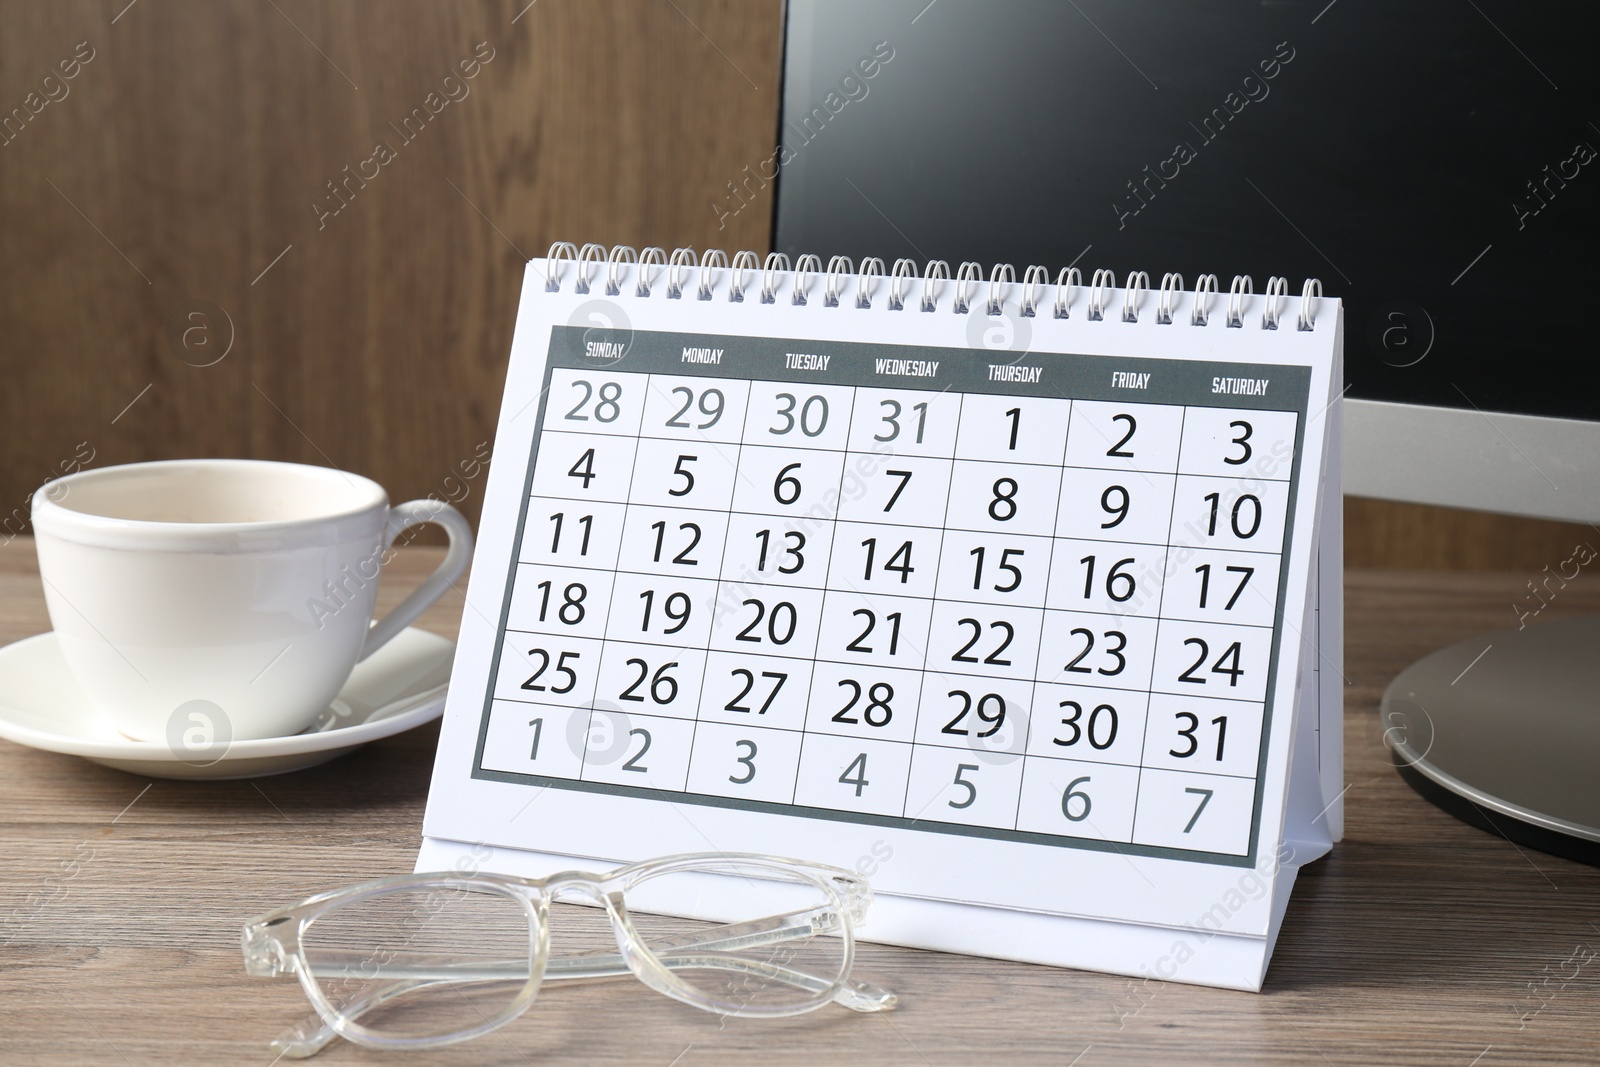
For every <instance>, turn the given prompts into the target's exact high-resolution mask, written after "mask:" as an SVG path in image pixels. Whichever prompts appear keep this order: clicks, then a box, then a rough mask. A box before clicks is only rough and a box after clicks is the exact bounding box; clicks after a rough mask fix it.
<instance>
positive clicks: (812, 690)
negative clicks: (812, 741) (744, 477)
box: [789, 392, 855, 803]
mask: <svg viewBox="0 0 1600 1067" xmlns="http://www.w3.org/2000/svg"><path fill="white" fill-rule="evenodd" d="M850 416H851V418H854V416H855V393H854V392H852V393H851V396H850ZM849 422H850V420H849V419H846V420H845V424H846V425H849ZM849 443H850V442H849V439H848V438H846V440H845V444H846V446H848V445H849ZM844 454H845V456H846V458H848V457H849V455H850V450H849V448H848V447H846V449H845V452H844ZM841 502H842V501H841ZM834 518H835V530H837V519H838V512H837V511H835V512H834ZM838 545H839V539H838V538H837V537H830V538H829V539H828V558H827V561H826V562H825V563H824V564H823V568H822V605H823V608H824V609H826V607H827V603H828V580H829V578H830V577H831V576H832V573H833V550H834V549H835V548H837V547H838ZM819 641H820V635H819ZM814 652H815V649H813V653H814ZM816 659H817V657H816V656H815V655H813V656H812V664H811V676H810V679H809V683H808V685H807V688H806V692H807V695H808V696H813V697H814V696H815V695H816V685H817V664H816ZM808 704H809V701H808ZM807 711H808V712H809V711H810V708H809V707H808V708H807ZM807 718H808V719H809V715H808V716H807ZM805 721H806V720H802V722H805ZM808 733H809V731H808V730H806V729H801V731H800V749H799V752H798V753H797V754H796V755H795V768H796V773H795V781H794V788H793V789H791V790H790V791H789V797H790V803H798V797H799V793H800V775H799V767H800V766H801V764H802V762H803V761H804V760H805V758H806V738H807V734H808Z"/></svg>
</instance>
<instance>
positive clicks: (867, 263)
mask: <svg viewBox="0 0 1600 1067" xmlns="http://www.w3.org/2000/svg"><path fill="white" fill-rule="evenodd" d="M881 277H883V260H881V259H879V258H878V257H877V256H868V257H867V258H866V259H863V260H862V261H861V270H860V271H858V272H857V273H856V307H858V308H869V307H871V306H872V294H873V292H874V291H875V290H876V289H877V288H878V279H879V278H881Z"/></svg>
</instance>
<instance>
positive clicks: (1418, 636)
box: [0, 538, 1600, 1067]
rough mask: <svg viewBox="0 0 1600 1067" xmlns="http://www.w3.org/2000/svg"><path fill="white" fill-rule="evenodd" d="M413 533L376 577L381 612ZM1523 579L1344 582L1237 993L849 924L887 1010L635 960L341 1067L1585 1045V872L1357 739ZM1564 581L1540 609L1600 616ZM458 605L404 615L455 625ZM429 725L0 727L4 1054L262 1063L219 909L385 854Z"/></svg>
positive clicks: (227, 916) (3, 568)
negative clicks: (13, 730)
mask: <svg viewBox="0 0 1600 1067" xmlns="http://www.w3.org/2000/svg"><path fill="white" fill-rule="evenodd" d="M437 552H438V550H435V549H427V548H412V549H407V550H406V551H405V552H404V553H402V555H401V557H400V559H398V560H397V561H396V562H395V563H394V564H393V565H392V566H391V568H390V570H389V571H387V572H386V574H388V575H389V576H390V577H391V579H392V580H390V581H386V583H385V592H384V594H383V595H382V596H381V597H380V600H382V601H383V602H385V603H390V604H392V603H393V602H394V601H395V600H396V599H398V595H399V594H400V593H401V592H403V591H404V590H405V589H407V588H409V587H410V586H411V585H412V584H414V582H415V580H416V578H417V576H419V575H420V574H421V573H422V572H424V571H425V570H427V569H429V568H431V566H432V564H433V562H434V560H436V558H437ZM1529 577H1531V575H1520V574H1474V575H1464V574H1443V573H1428V574H1420V573H1399V572H1361V573H1355V574H1352V575H1350V576H1349V578H1348V582H1347V589H1348V596H1349V604H1348V609H1347V610H1348V634H1347V641H1348V650H1349V651H1348V661H1347V665H1346V673H1347V675H1348V678H1349V681H1350V687H1349V690H1348V694H1349V695H1348V698H1347V702H1346V715H1347V719H1346V728H1345V729H1346V743H1347V750H1346V751H1347V767H1346V780H1347V782H1348V783H1349V791H1348V793H1347V794H1346V798H1345V799H1346V802H1347V805H1348V817H1347V830H1346V837H1345V840H1344V842H1343V843H1342V844H1340V845H1338V846H1337V847H1336V848H1335V849H1334V852H1333V854H1332V855H1331V856H1329V857H1328V858H1326V859H1323V860H1320V861H1318V862H1317V863H1315V864H1312V865H1311V866H1310V867H1308V868H1307V869H1306V870H1305V871H1304V872H1303V873H1302V875H1301V878H1300V881H1299V883H1298V884H1297V885H1296V887H1295V893H1294V898H1293V901H1292V903H1291V904H1290V905H1289V912H1288V917H1287V919H1286V921H1285V923H1284V928H1283V934H1282V937H1281V939H1280V941H1279V943H1278V949H1277V956H1276V958H1275V959H1274V961H1273V963H1272V967H1271V970H1270V971H1269V972H1268V974H1267V983H1266V989H1265V991H1264V992H1263V993H1261V994H1251V993H1238V992H1231V991H1223V990H1213V989H1200V988H1194V987H1189V986H1182V985H1174V984H1163V983H1158V982H1154V981H1152V982H1148V983H1146V982H1137V981H1132V980H1129V979H1127V978H1119V977H1114V976H1108V975H1100V974H1090V973H1084V972H1075V971H1062V970H1053V969H1050V968H1046V967H1034V966H1027V965H1022V964H1014V963H1001V962H996V961H991V960H982V959H973V958H967V957H960V956H951V955H944V954H940V953H933V952H918V951H912V950H907V949H894V948H886V947H882V946H875V945H865V946H863V947H862V950H861V953H860V962H859V965H858V967H859V971H860V973H863V974H869V975H871V976H873V977H875V978H878V979H880V980H882V981H883V982H884V983H885V984H887V985H890V986H891V987H893V988H894V989H896V990H897V991H898V992H899V993H900V994H901V998H902V1000H901V1007H900V1009H899V1010H897V1011H895V1012H893V1013H889V1014H885V1015H879V1016H858V1015H855V1014H853V1013H850V1012H846V1011H843V1010H840V1009H835V1008H831V1007H830V1008H825V1009H823V1010H821V1011H818V1012H815V1013H813V1014H811V1015H808V1016H802V1017H800V1018H795V1019H785V1020H777V1021H748V1020H738V1019H728V1020H721V1019H718V1018H717V1017H715V1016H712V1015H709V1014H706V1013H703V1012H699V1011H696V1010H694V1009H692V1008H688V1007H685V1006H683V1005H680V1004H677V1003H676V1002H674V1001H671V1000H668V999H667V998H665V997H661V996H659V995H657V994H654V993H652V992H650V991H649V990H647V989H645V988H644V987H643V986H642V985H640V984H639V983H637V982H627V981H616V982H604V983H595V984H591V985H585V986H578V987H567V988H559V989H550V990H547V991H546V992H544V993H543V994H541V997H540V1000H539V1001H538V1002H537V1003H536V1004H535V1005H534V1007H533V1008H532V1009H531V1010H530V1011H529V1012H528V1013H527V1014H526V1015H524V1016H523V1017H522V1018H521V1019H518V1020H517V1021H516V1022H514V1023H512V1024H511V1025H510V1026H508V1027H506V1028H504V1029H503V1030H501V1031H499V1032H498V1033H496V1034H494V1035H491V1036H488V1037H485V1038H481V1039H479V1040H477V1041H474V1042H471V1043H469V1044H466V1045H459V1046H456V1047H455V1048H453V1049H446V1050H442V1051H440V1052H437V1053H431V1054H427V1055H423V1056H415V1055H414V1056H409V1057H408V1056H406V1055H403V1054H396V1053H391V1054H381V1053H377V1052H375V1051H371V1050H367V1049H363V1048H359V1047H357V1046H354V1045H351V1044H348V1043H345V1042H342V1041H341V1042H336V1043H335V1044H333V1045H331V1046H330V1047H329V1048H328V1049H327V1050H326V1051H325V1052H323V1053H322V1054H321V1055H320V1056H319V1057H318V1060H319V1061H320V1062H324V1063H328V1064H336V1063H357V1062H360V1063H366V1062H374V1063H375V1062H379V1061H384V1062H390V1063H400V1062H405V1063H416V1062H426V1063H462V1064H467V1063H471V1064H540V1065H543V1064H578V1063H582V1064H627V1065H630V1067H631V1065H645V1067H669V1065H676V1067H695V1065H699V1064H749V1063H753V1062H757V1061H758V1060H759V1061H760V1062H762V1063H765V1064H774V1065H776V1064H782V1063H821V1062H834V1063H840V1064H878V1063H890V1064H913V1065H915V1064H973V1063H980V1062H983V1061H985V1060H990V1061H992V1062H997V1063H1052V1064H1076V1065H1079V1067H1095V1065H1099V1064H1113V1063H1127V1064H1138V1063H1212V1062H1216V1063H1229V1064H1241V1063H1243V1064H1257V1063H1294V1064H1298V1065H1308V1064H1321V1063H1329V1064H1375V1063H1406V1064H1455V1065H1460V1067H1470V1065H1477V1067H1491V1065H1497V1064H1526V1063H1541V1064H1542V1063H1595V1062H1597V1061H1600V1025H1597V1022H1600V1015H1597V1013H1596V1008H1597V1006H1600V1002H1597V998H1596V993H1597V990H1600V980H1597V976H1600V962H1596V961H1595V956H1596V949H1597V948H1600V926H1597V925H1596V924H1597V923H1600V870H1595V869H1593V868H1590V867H1586V866H1583V865H1580V864H1577V863H1572V862H1569V861H1567V860H1562V859H1557V858H1555V857H1553V856H1548V855H1544V854H1542V853H1537V852H1532V851H1529V850H1526V849H1519V848H1518V847H1516V846H1514V845H1512V844H1511V843H1509V842H1507V841H1505V840H1503V839H1501V838H1498V837H1496V836H1494V835H1491V834H1487V833H1484V832H1482V831H1479V830H1476V829H1473V828H1471V827H1468V826H1466V825H1464V824H1462V823H1459V822H1457V821H1456V820H1454V819H1452V818H1451V817H1449V816H1448V815H1445V814H1443V813H1441V812H1440V811H1438V810H1436V809H1434V808H1433V807H1432V806H1430V805H1429V804H1428V803H1426V802H1425V801H1423V800H1422V799H1420V798H1419V797H1418V796H1416V795H1415V794H1414V793H1412V791H1411V790H1410V789H1409V788H1408V787H1407V786H1406V785H1404V784H1403V783H1402V782H1401V781H1400V779H1399V777H1398V776H1397V774H1396V773H1395V771H1394V770H1393V769H1392V768H1391V767H1390V766H1389V764H1388V762H1387V758H1386V752H1385V750H1384V748H1383V745H1382V730H1381V729H1380V728H1379V723H1378V717H1377V710H1376V709H1377V702H1378V699H1379V697H1380V695H1381V694H1382V691H1383V687H1384V686H1385V685H1386V684H1387V683H1388V681H1389V680H1390V679H1391V678H1392V677H1393V676H1394V675H1395V674H1396V673H1397V672H1398V671H1399V670H1400V669H1401V668H1402V667H1404V666H1405V665H1406V664H1407V663H1409V662H1410V661H1411V660H1412V659H1414V658H1416V657H1417V656H1418V655H1420V654H1422V653H1424V652H1427V651H1429V650H1431V649H1434V648H1437V647H1440V646H1442V645H1445V644H1447V643H1450V642H1452V641H1454V640H1457V639H1459V638H1462V637H1465V636H1468V635H1470V634H1472V633H1474V632H1477V631H1480V630H1486V629H1494V628H1501V627H1503V626H1506V625H1509V624H1511V623H1512V622H1514V616H1513V613H1512V610H1511V605H1512V604H1513V603H1514V602H1516V601H1518V600H1519V599H1520V597H1521V596H1522V595H1524V594H1525V593H1526V587H1525V582H1526V580H1527V579H1528V578H1529ZM1592 583H1593V580H1592V579H1590V584H1586V583H1585V582H1584V580H1583V579H1579V580H1577V581H1575V582H1573V583H1572V584H1571V585H1569V586H1568V588H1567V589H1565V590H1562V591H1561V593H1560V595H1559V597H1558V598H1557V599H1556V600H1555V601H1554V602H1553V603H1552V604H1550V605H1549V606H1548V607H1547V608H1546V609H1545V610H1544V612H1543V613H1542V614H1541V615H1540V616H1539V619H1538V621H1545V620H1547V619H1551V618H1559V617H1564V616H1570V615H1573V614H1578V613H1583V612H1593V611H1595V610H1600V587H1596V586H1595V585H1594V584H1592ZM460 610H461V602H460V599H459V598H452V599H447V600H446V601H445V602H443V603H441V604H439V605H438V606H436V607H435V608H434V609H433V610H432V611H431V612H430V613H429V614H428V615H427V616H426V617H425V618H424V625H425V626H426V627H427V628H429V629H433V630H436V631H438V632H440V633H444V634H453V633H454V632H455V628H456V622H457V619H458V616H459V613H460ZM47 626H48V622H47V619H46V615H45V610H44V603H43V596H42V593H41V591H40V586H39V580H38V577H37V571H36V569H35V562H34V553H33V547H32V545H31V543H30V542H29V541H28V540H27V539H26V538H17V539H15V540H12V541H10V542H8V543H3V544H0V643H3V642H9V641H13V640H17V639H19V638H22V637H26V636H28V635H30V634H34V633H37V632H39V631H42V630H44V629H46V628H47ZM436 737H437V728H436V727H434V726H429V727H425V728H421V729H417V730H413V731H411V732H409V733H406V734H402V735H400V736H398V737H393V738H390V739H388V740H386V741H380V742H378V743H376V744H373V745H370V746H368V747H367V748H365V749H362V750H360V751H358V752H356V753H354V754H352V755H349V756H346V757H344V758H341V759H338V760H335V761H334V762H332V763H329V764H326V765H324V766H321V767H317V768H314V769H311V770H307V771H302V772H299V773H295V774H291V775H286V776H283V777H276V778H265V779H258V780H254V781H242V782H216V783H208V782H179V781H166V780H155V781H151V780H149V779H144V778H136V777H133V776H130V775H128V774H124V773H122V772H120V771H114V770H109V769H106V768H102V767H98V766H95V765H92V764H89V763H86V762H84V761H82V760H79V759H76V758H74V757H71V756H62V755H56V754H53V753H48V752H39V751H35V750H32V749H29V748H24V747H21V746H18V745H13V744H11V743H9V742H5V741H0V1063H4V1064H7V1065H11V1064H25V1063H50V1064H57V1063H86V1064H87V1063H93V1064H108V1063H130V1064H144V1063H166V1062H179V1061H181V1062H197V1063H211V1064H223V1063H228V1064H261V1065H263V1067H265V1065H267V1064H270V1063H272V1061H273V1054H272V1052H271V1051H270V1050H269V1049H268V1046H267V1042H268V1041H269V1040H270V1039H271V1038H273V1037H274V1036H276V1035H277V1034H278V1033H280V1032H281V1031H282V1030H284V1029H286V1028H287V1027H288V1026H289V1025H291V1024H293V1023H296V1022H298V1021H300V1020H301V1019H302V1018H303V1017H305V1016H306V1015H307V1014H308V1012H309V1007H308V1005H307V1003H306V1001H305V998H304V996H303V995H302V994H301V992H300V990H299V987H298V984H297V983H295V982H293V981H292V980H287V979H281V980H264V979H256V978H249V977H247V976H246V975H245V973H244V969H243V966H242V964H241V957H240V954H239V928H240V924H241V923H242V922H243V921H244V920H245V919H247V918H249V917H251V916H253V915H255V914H258V913H259V912H261V911H264V910H266V909H268V908H270V907H273V906H276V905H279V904H286V903H289V902H291V901H294V900H297V899H299V898H300V897H302V896H304V895H307V894H309V893H311V892H314V891H317V890H321V889H326V888H332V887H335V886H339V885H342V884H345V883H347V882H350V881H353V880H357V879H363V878H369V877H374V876H378V875H384V874H392V873H397V872H404V871H409V870H410V869H411V866H412V859H413V857H414V855H415V851H416V848H417V843H418V839H419V834H420V832H421V825H422V811H423V804H424V801H425V799H426V795H427V787H428V776H429V772H430V769H431V766H432V760H433V749H434V743H435V739H436Z"/></svg>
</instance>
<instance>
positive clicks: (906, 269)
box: [889, 259, 917, 311]
mask: <svg viewBox="0 0 1600 1067" xmlns="http://www.w3.org/2000/svg"><path fill="white" fill-rule="evenodd" d="M916 276H917V262H916V260H914V259H897V260H895V261H894V273H893V274H891V275H890V276H889V310H890V311H903V310H905V306H906V290H905V283H906V282H907V281H909V280H910V279H912V278H915V277H916Z"/></svg>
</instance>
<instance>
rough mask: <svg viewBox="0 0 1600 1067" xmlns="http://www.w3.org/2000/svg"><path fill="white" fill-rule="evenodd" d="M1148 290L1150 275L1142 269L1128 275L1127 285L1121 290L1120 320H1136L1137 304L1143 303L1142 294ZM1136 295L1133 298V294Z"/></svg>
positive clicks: (1137, 314) (1137, 313)
mask: <svg viewBox="0 0 1600 1067" xmlns="http://www.w3.org/2000/svg"><path fill="white" fill-rule="evenodd" d="M1149 291H1150V275H1148V274H1146V273H1145V272H1144V271H1142V270H1138V271H1134V272H1133V273H1132V274H1130V275H1128V285H1127V287H1126V288H1125V289H1123V290H1122V321H1123V322H1138V321H1139V305H1140V304H1143V303H1144V294H1145V293H1148V292H1149ZM1135 293H1137V294H1138V296H1137V298H1135V296H1134V294H1135Z"/></svg>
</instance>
